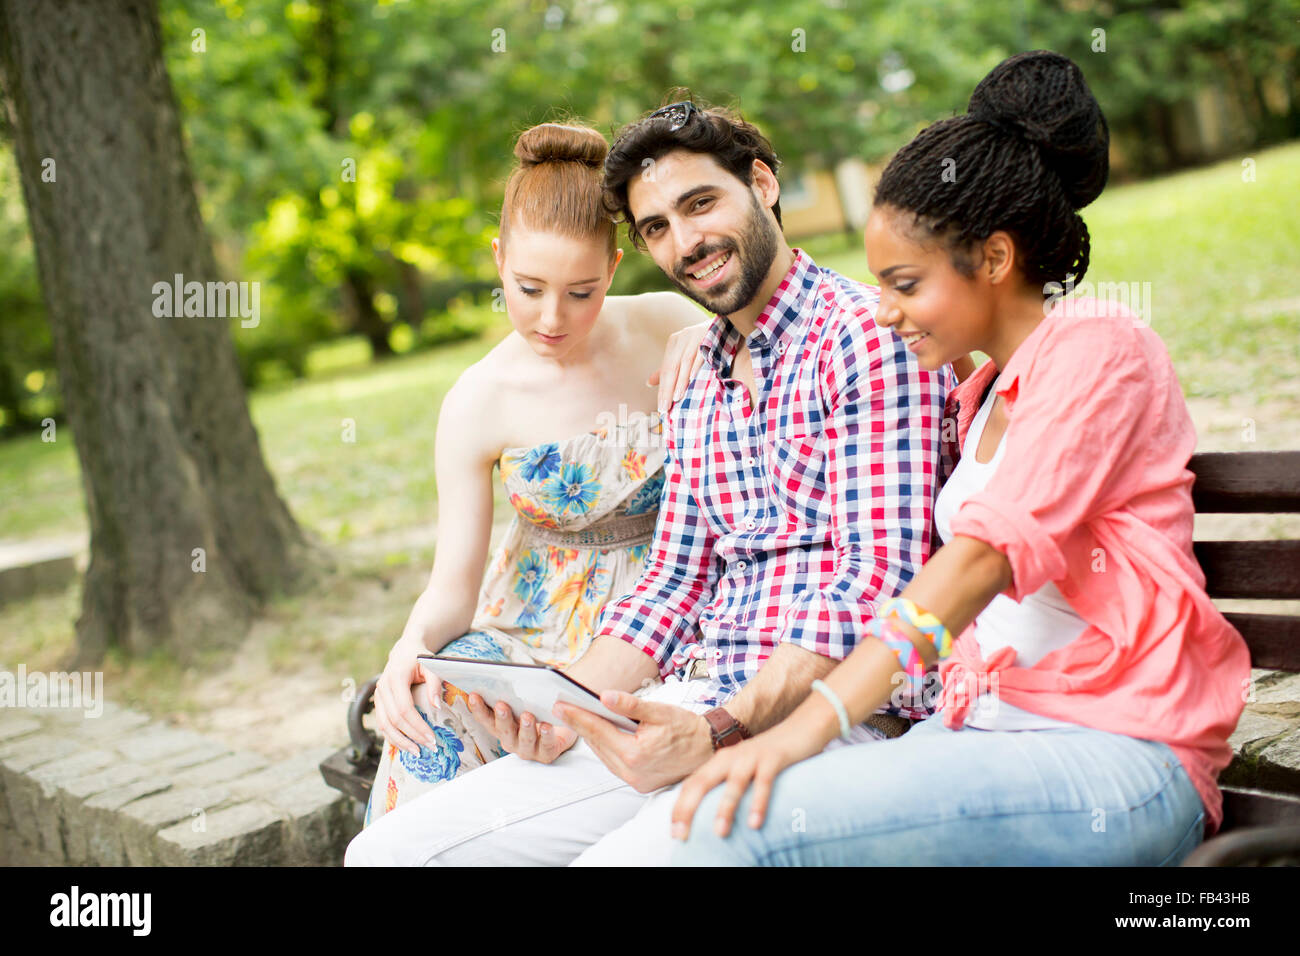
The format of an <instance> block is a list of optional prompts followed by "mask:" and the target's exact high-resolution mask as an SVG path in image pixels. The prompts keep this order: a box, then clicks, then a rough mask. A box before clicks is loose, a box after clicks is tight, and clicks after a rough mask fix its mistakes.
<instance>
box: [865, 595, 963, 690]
mask: <svg viewBox="0 0 1300 956" xmlns="http://www.w3.org/2000/svg"><path fill="white" fill-rule="evenodd" d="M871 623H872V628H871V632H872V633H873V634H874V635H875V636H876V637H878V638H880V640H881V642H882V643H884V645H885V646H886V647H888V648H889V649H890V650H891V651H893V652H894V653H895V654H896V655H897V656H898V665H899V667H901V668H902V670H903V673H905V674H907V676H908V679H909V681H910V683H911V684H912V686H913V688H915V687H917V686H919V685H920V683H921V681H922V679H923V678H924V676H925V662H924V661H923V660H922V658H921V655H920V654H919V653H918V652H917V650H916V645H915V644H913V643H912V639H911V638H910V637H909V636H908V633H907V631H906V630H904V628H903V625H904V624H910V625H911V626H912V627H914V628H916V630H918V631H920V632H921V633H922V634H923V635H924V636H925V639H926V640H928V641H929V642H930V643H931V644H933V645H934V649H935V652H936V653H937V654H938V655H939V660H943V659H944V658H946V657H948V656H949V655H950V654H951V653H952V634H951V633H950V632H949V631H948V628H947V627H945V626H944V624H943V622H942V621H940V620H939V619H938V618H937V617H935V616H934V615H933V614H931V613H930V612H929V611H927V610H925V609H924V608H920V607H918V606H917V605H916V604H915V603H914V602H912V601H909V600H908V599H907V598H901V597H894V598H890V599H889V600H888V601H886V602H885V603H884V604H882V605H880V608H879V610H877V612H876V616H875V618H874V619H872V622H871Z"/></svg>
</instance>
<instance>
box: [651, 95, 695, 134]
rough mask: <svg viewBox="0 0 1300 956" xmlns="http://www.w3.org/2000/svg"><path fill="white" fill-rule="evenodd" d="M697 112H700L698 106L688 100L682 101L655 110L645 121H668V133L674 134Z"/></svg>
mask: <svg viewBox="0 0 1300 956" xmlns="http://www.w3.org/2000/svg"><path fill="white" fill-rule="evenodd" d="M698 112H700V108H699V107H698V106H696V105H695V104H694V103H692V102H691V101H690V100H683V101H682V102H680V103H670V104H669V105H668V106H665V107H662V108H661V109H657V110H655V111H654V112H653V113H651V114H650V115H649V116H647V117H646V119H659V118H663V119H666V120H668V132H670V133H675V132H677V131H678V130H679V129H681V128H682V127H683V126H685V125H686V123H687V122H688V121H689V120H690V118H691V117H692V116H693V115H695V114H696V113H698Z"/></svg>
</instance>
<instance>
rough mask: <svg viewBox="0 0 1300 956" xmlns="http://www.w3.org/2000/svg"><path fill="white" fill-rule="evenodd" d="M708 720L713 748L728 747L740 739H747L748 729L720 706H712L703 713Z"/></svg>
mask: <svg viewBox="0 0 1300 956" xmlns="http://www.w3.org/2000/svg"><path fill="white" fill-rule="evenodd" d="M704 719H705V720H707V721H708V722H709V734H710V735H711V736H712V737H713V749H714V750H715V751H716V750H717V749H718V748H719V747H730V746H731V745H732V744H738V743H740V742H741V741H742V740H748V739H749V730H748V729H747V728H746V727H745V725H744V724H742V723H741V722H740V721H738V720H737V719H736V718H735V717H732V716H731V714H729V713H727V712H726V710H724V709H723V708H721V707H714V708H713V709H712V710H711V711H709V712H708V713H706V714H705V715H704Z"/></svg>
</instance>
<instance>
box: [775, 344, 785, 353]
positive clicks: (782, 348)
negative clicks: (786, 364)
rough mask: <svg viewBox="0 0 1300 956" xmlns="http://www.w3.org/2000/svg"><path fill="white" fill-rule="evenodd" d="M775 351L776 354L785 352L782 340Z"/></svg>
mask: <svg viewBox="0 0 1300 956" xmlns="http://www.w3.org/2000/svg"><path fill="white" fill-rule="evenodd" d="M776 353H777V354H778V355H784V354H785V343H784V342H782V343H781V344H780V345H778V346H777V347H776Z"/></svg>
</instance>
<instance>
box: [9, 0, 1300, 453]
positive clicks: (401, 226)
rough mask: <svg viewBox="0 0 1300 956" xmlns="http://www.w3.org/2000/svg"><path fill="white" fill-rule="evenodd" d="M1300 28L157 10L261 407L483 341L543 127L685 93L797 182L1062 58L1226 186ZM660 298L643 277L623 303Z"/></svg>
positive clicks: (308, 6) (1285, 11) (1151, 146)
mask: <svg viewBox="0 0 1300 956" xmlns="http://www.w3.org/2000/svg"><path fill="white" fill-rule="evenodd" d="M1296 17H1297V13H1296V9H1295V6H1294V0H1098V2H1095V3H1094V2H1091V0H1089V2H1084V0H1012V2H1009V3H1006V4H971V3H969V2H968V0H907V2H898V0H891V2H882V0H871V2H861V0H799V2H796V3H790V2H789V0H714V2H711V3H709V4H699V5H690V6H688V5H666V4H655V3H638V2H635V0H554V2H550V0H436V2H430V0H405V2H403V0H364V2H363V0H162V20H163V27H164V33H165V39H166V58H167V66H168V69H169V71H170V72H171V75H172V78H173V83H174V86H175V88H176V90H177V94H178V96H179V98H180V105H181V112H182V115H183V116H184V118H185V124H186V134H187V139H188V144H189V151H190V161H191V163H192V164H193V167H194V173H195V178H196V180H197V182H198V183H199V184H200V194H201V199H202V208H203V213H204V217H205V219H206V221H207V222H208V225H209V229H210V232H211V234H212V235H213V236H214V239H215V241H216V245H217V251H218V256H219V259H220V261H221V263H222V266H223V269H224V270H225V271H226V273H227V274H228V275H229V276H230V277H231V278H236V279H242V280H256V281H260V282H261V283H262V315H263V318H262V322H261V323H260V324H259V326H258V327H257V328H248V329H244V328H237V329H236V334H235V341H236V346H237V348H238V349H239V352H240V356H241V361H242V363H243V366H244V370H245V377H246V379H247V380H248V381H250V382H251V381H256V380H257V378H258V376H259V370H260V371H265V370H266V369H268V368H279V369H280V370H281V371H282V372H284V371H287V372H288V373H289V374H300V373H301V372H302V370H303V368H304V361H305V356H306V353H307V350H308V349H309V347H310V346H311V345H312V344H314V343H315V342H318V341H320V340H322V339H327V338H330V337H333V336H337V335H340V334H346V333H354V334H361V335H364V336H365V337H366V338H367V339H368V340H369V341H370V343H371V348H372V351H373V352H374V354H376V355H377V356H381V357H382V356H383V355H385V354H387V353H388V352H390V351H391V350H393V349H394V347H396V350H399V351H400V350H402V349H404V348H406V347H409V346H411V345H419V344H426V343H429V342H434V341H440V340H446V339H449V338H453V337H455V336H456V335H458V334H461V333H463V332H464V331H465V330H464V329H462V328H461V327H460V326H459V325H458V324H457V322H456V320H455V319H453V318H452V316H451V313H449V312H448V310H447V309H446V305H447V303H448V302H449V301H451V300H453V299H455V298H457V297H460V298H461V299H462V300H463V299H465V298H467V297H469V296H474V295H477V296H479V297H480V298H482V297H484V296H485V295H486V293H487V291H488V290H490V289H491V288H492V287H493V286H494V285H495V284H496V282H497V277H496V274H495V271H494V269H493V268H492V263H491V257H490V256H489V255H488V254H487V244H488V240H489V239H490V237H491V236H492V235H493V234H494V233H495V231H496V216H497V214H498V211H499V209H500V203H501V194H502V187H503V185H504V182H505V178H506V176H507V174H508V172H509V169H510V164H511V161H512V155H511V149H512V145H513V141H514V138H515V137H516V136H517V134H518V133H519V132H520V131H521V130H523V129H525V128H527V127H528V126H530V125H532V124H533V123H536V122H541V121H544V120H553V119H563V118H564V117H566V116H569V115H574V116H578V117H581V118H583V119H584V120H586V121H588V122H592V123H594V124H595V125H597V126H598V127H599V128H600V129H602V130H603V131H605V132H607V133H610V134H612V133H613V132H614V130H616V129H617V128H618V127H619V126H621V125H622V124H623V123H625V122H627V121H629V120H631V119H634V118H636V117H637V116H639V115H641V114H642V113H643V112H644V111H645V110H647V109H649V108H651V107H653V106H656V105H658V104H659V102H660V99H661V97H662V96H663V95H664V94H665V92H667V91H668V90H669V89H671V88H672V87H675V86H679V85H680V86H687V87H689V88H690V89H691V90H692V92H693V94H694V95H696V96H698V97H700V98H702V99H706V100H709V101H711V102H723V103H733V104H737V105H739V106H740V107H741V108H742V110H743V111H744V112H745V114H746V115H747V116H748V117H749V118H751V119H752V120H754V121H755V122H757V123H759V124H760V125H761V126H762V127H763V129H765V130H766V131H767V132H768V133H769V134H770V135H771V137H772V140H773V144H774V146H775V147H776V150H777V154H778V155H779V156H780V157H781V158H782V160H783V162H784V163H785V164H786V167H787V169H790V170H800V169H807V168H813V167H817V166H830V165H832V164H834V163H835V162H837V161H839V160H841V159H843V158H846V157H852V156H857V157H862V158H864V159H867V160H868V161H878V160H880V159H882V158H884V157H885V156H887V155H888V154H889V153H890V152H891V151H892V150H894V149H895V148H897V146H898V145H899V143H901V142H903V141H905V140H906V139H907V138H908V137H909V136H911V135H912V134H913V133H915V132H916V130H917V129H919V128H920V127H921V126H923V125H924V124H926V123H929V122H933V121H934V120H936V119H939V118H942V117H944V116H949V115H952V114H953V113H955V112H958V111H960V110H962V109H963V108H964V106H965V102H966V99H967V98H968V97H969V95H970V90H971V89H972V87H973V86H974V84H975V83H976V82H977V81H978V80H979V78H980V77H981V76H982V75H983V74H984V73H985V72H987V71H988V69H989V68H991V67H992V66H993V65H994V64H995V63H997V62H998V61H999V60H1001V59H1002V58H1004V57H1005V56H1007V55H1009V54H1011V53H1014V52H1016V51H1018V50H1023V49H1033V48H1039V47H1047V48H1051V49H1056V50H1059V51H1061V52H1063V53H1065V54H1067V55H1069V56H1072V57H1074V58H1075V59H1076V60H1077V61H1078V62H1079V63H1080V64H1081V65H1082V66H1083V68H1084V71H1085V73H1086V74H1087V76H1088V79H1089V82H1090V83H1091V84H1092V86H1093V88H1094V90H1095V92H1096V93H1097V95H1098V97H1099V99H1100V100H1101V101H1102V103H1103V104H1104V106H1105V109H1106V113H1107V117H1108V120H1109V121H1110V124H1111V128H1112V131H1113V134H1114V138H1115V141H1116V145H1117V149H1118V150H1119V159H1120V160H1121V163H1122V165H1121V167H1120V169H1121V170H1126V171H1127V172H1129V173H1132V174H1149V173H1154V172H1158V171H1162V170H1164V169H1168V168H1172V167H1176V166H1180V165H1186V164H1190V163H1194V162H1199V161H1203V160H1204V159H1208V158H1212V157H1210V156H1206V155H1199V154H1197V153H1196V152H1195V150H1189V149H1188V147H1187V145H1186V143H1185V140H1186V137H1185V136H1180V135H1179V129H1180V124H1182V126H1183V127H1185V126H1186V125H1187V116H1188V115H1189V110H1190V105H1189V104H1190V103H1191V102H1192V100H1193V99H1194V98H1195V97H1196V96H1197V95H1198V94H1203V93H1204V91H1205V90H1207V89H1209V90H1213V91H1215V95H1216V96H1217V97H1218V99H1217V102H1218V103H1219V104H1220V112H1221V114H1222V115H1221V117H1220V119H1221V121H1222V123H1223V124H1224V125H1225V127H1226V128H1228V129H1229V130H1230V132H1232V134H1233V136H1234V137H1235V139H1233V140H1232V142H1233V145H1234V148H1237V149H1241V150H1245V149H1250V148H1253V147H1254V146H1256V145H1262V144H1265V143H1270V142H1275V141H1279V140H1283V139H1288V138H1293V137H1296V136H1300V87H1298V85H1297V76H1296V71H1297V64H1298V63H1300V57H1298V56H1297V39H1296V38H1297V36H1300V33H1297V23H1296ZM196 31H201V32H196ZM8 175H9V174H8V173H7V172H6V167H5V166H4V165H3V164H0V239H6V240H8V239H11V240H12V241H9V242H6V244H5V247H6V249H7V250H16V253H15V254H13V255H11V256H10V257H9V258H8V260H7V261H5V262H4V264H3V265H0V315H3V328H2V329H0V336H3V339H2V340H0V345H3V346H4V356H3V358H0V415H3V416H5V418H4V420H3V422H0V428H4V427H13V426H14V425H15V424H16V423H17V422H18V420H19V419H18V416H19V415H20V414H21V415H23V416H24V422H25V423H26V424H30V423H31V422H32V420H33V415H36V416H38V417H39V415H40V414H44V413H45V412H46V411H47V410H48V409H49V408H50V407H52V404H51V403H52V397H53V396H52V392H53V386H52V379H51V377H50V376H49V375H48V374H46V375H44V376H40V375H38V376H32V375H31V373H32V372H36V371H44V370H47V369H48V368H50V365H51V363H50V361H49V347H48V334H47V333H46V332H45V331H44V330H43V328H41V327H40V326H41V323H40V316H39V313H40V306H39V296H38V294H37V292H36V284H35V274H34V269H33V268H32V264H31V259H30V252H29V251H28V252H26V253H25V252H24V249H25V248H27V247H25V246H24V243H23V241H22V236H21V223H22V214H21V206H20V200H19V198H18V193H17V190H13V189H10V188H8V185H9V184H10V180H9V179H6V177H7V176H8ZM15 210H18V212H17V213H15ZM661 283H662V278H661V277H660V276H659V274H658V272H657V271H656V270H655V269H654V268H653V266H652V265H651V264H649V263H648V262H647V261H646V260H645V259H644V257H640V256H636V255H631V256H628V257H627V258H625V260H624V264H623V266H622V267H621V268H620V270H619V277H618V281H617V285H616V291H625V292H626V291H640V290H642V289H647V288H654V287H662V286H661ZM31 386H37V388H36V390H35V391H33V390H32V388H31Z"/></svg>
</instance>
